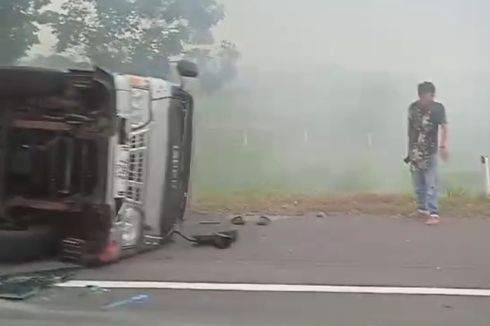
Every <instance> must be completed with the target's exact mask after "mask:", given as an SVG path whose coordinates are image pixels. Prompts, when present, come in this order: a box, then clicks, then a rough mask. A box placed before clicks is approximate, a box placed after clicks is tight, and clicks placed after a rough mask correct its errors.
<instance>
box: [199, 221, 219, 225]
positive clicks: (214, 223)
mask: <svg viewBox="0 0 490 326" xmlns="http://www.w3.org/2000/svg"><path fill="white" fill-rule="evenodd" d="M199 224H202V225H219V224H221V222H220V221H199Z"/></svg>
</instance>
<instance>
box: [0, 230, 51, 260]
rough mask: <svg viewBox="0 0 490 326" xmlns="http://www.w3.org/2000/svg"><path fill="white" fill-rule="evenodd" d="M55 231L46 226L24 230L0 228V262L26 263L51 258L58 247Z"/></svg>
mask: <svg viewBox="0 0 490 326" xmlns="http://www.w3.org/2000/svg"><path fill="white" fill-rule="evenodd" d="M58 243H59V241H58V236H57V233H56V230H55V229H54V228H52V227H50V226H47V225H38V226H31V227H29V228H27V229H25V230H5V229H1V227H0V262H27V261H32V260H37V259H41V258H48V257H52V256H54V255H55V254H56V251H57V247H58Z"/></svg>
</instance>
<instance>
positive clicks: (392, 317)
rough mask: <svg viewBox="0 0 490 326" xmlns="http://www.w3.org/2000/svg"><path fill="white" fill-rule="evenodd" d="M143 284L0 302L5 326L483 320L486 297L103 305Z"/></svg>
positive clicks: (264, 298) (484, 324)
mask: <svg viewBox="0 0 490 326" xmlns="http://www.w3.org/2000/svg"><path fill="white" fill-rule="evenodd" d="M140 293H142V292H141V291H126V290H113V291H111V292H110V293H105V294H97V293H91V292H90V291H89V290H85V289H82V290H73V289H72V290H64V291H62V292H57V293H55V294H45V296H39V297H36V298H35V299H33V300H30V301H29V302H27V303H26V302H21V303H11V302H9V303H8V305H9V306H8V307H6V306H5V305H3V306H2V303H0V311H1V314H0V321H1V324H2V325H6V326H26V325H35V326H48V325H49V326H56V325H60V326H61V325H63V326H64V325H71V326H82V325H84V326H85V325H90V326H92V325H93V326H95V325H97V326H98V325H104V326H111V325H114V326H116V325H117V326H121V325H132V326H133V325H179V326H180V325H230V326H238V325H244V326H250V325H294V326H297V325H322V326H325V325H335V326H342V325H345V326H357V325H359V326H393V325H397V326H403V325H407V326H412V325H441V326H442V325H444V326H451V325H454V326H461V325H474V326H480V325H481V326H488V325H489V323H490V313H489V311H488V306H489V304H490V299H488V298H484V299H482V298H453V297H431V296H378V295H355V294H349V295H345V294H303V293H295V294H291V293H243V292H193V291H144V293H145V294H147V295H149V298H150V299H149V301H148V302H146V303H143V304H138V305H132V306H128V307H122V308H119V309H110V310H104V308H103V307H104V305H106V304H107V303H110V302H112V301H114V300H119V299H123V298H127V297H128V296H131V295H135V294H140Z"/></svg>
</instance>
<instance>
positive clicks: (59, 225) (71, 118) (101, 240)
mask: <svg viewBox="0 0 490 326" xmlns="http://www.w3.org/2000/svg"><path fill="white" fill-rule="evenodd" d="M0 85H1V86H0V225H2V226H3V228H11V229H16V230H22V229H27V228H30V227H32V226H33V225H46V224H49V225H50V226H52V227H54V228H55V229H56V231H57V234H58V235H60V236H61V237H62V238H78V239H86V240H87V242H88V243H92V244H93V245H92V246H91V247H92V248H90V250H89V251H91V252H93V254H97V253H98V252H100V251H101V250H102V249H103V246H104V245H105V243H106V242H107V236H108V234H109V229H110V227H111V223H112V220H111V219H112V216H113V213H112V211H111V208H110V207H109V206H108V205H107V204H106V191H105V189H106V184H105V183H106V180H107V177H106V175H107V164H108V162H107V157H108V154H107V151H108V148H109V146H108V143H109V138H110V137H111V136H112V135H113V134H114V133H115V132H116V129H117V128H116V121H117V119H116V115H115V109H114V99H113V96H112V95H111V94H112V93H113V91H112V89H111V87H112V84H111V78H110V76H109V75H107V74H105V73H104V72H103V71H99V70H96V71H95V72H84V71H71V72H70V73H64V72H56V71H48V70H32V69H22V68H4V69H2V71H1V75H0ZM4 85H5V87H4ZM89 247H90V246H89Z"/></svg>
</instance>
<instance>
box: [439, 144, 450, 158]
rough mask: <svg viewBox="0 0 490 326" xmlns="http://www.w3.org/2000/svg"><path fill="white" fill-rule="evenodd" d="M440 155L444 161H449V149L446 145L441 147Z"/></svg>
mask: <svg viewBox="0 0 490 326" xmlns="http://www.w3.org/2000/svg"><path fill="white" fill-rule="evenodd" d="M439 155H440V156H441V159H442V160H443V161H444V162H447V161H448V160H449V150H448V149H447V147H446V146H441V147H439Z"/></svg>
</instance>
